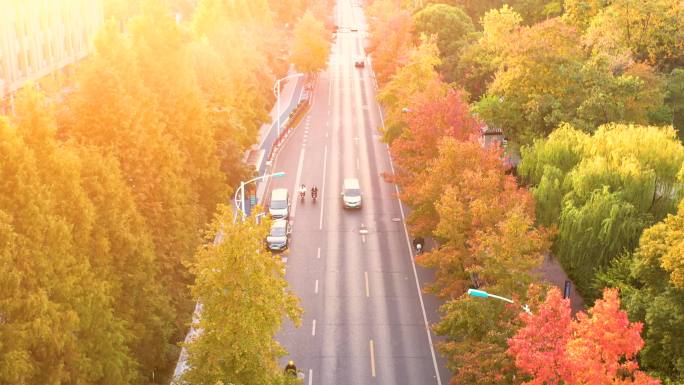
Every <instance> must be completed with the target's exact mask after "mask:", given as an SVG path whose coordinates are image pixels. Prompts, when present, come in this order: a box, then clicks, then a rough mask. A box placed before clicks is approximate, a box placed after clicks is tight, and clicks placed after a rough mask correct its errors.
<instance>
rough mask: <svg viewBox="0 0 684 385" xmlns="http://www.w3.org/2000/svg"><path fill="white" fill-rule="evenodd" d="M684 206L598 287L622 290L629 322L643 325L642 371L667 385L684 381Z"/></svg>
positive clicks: (650, 230)
mask: <svg viewBox="0 0 684 385" xmlns="http://www.w3.org/2000/svg"><path fill="white" fill-rule="evenodd" d="M683 228H684V204H682V203H680V206H679V210H678V212H677V213H676V214H674V215H669V216H668V217H667V218H666V219H665V220H664V221H662V222H659V223H657V224H655V225H653V226H651V227H650V228H648V229H646V230H644V232H643V234H642V236H641V239H640V240H639V247H638V248H637V249H636V251H635V252H634V253H632V254H624V255H622V256H621V257H620V258H618V259H615V260H613V262H612V263H611V266H610V268H609V269H608V270H607V271H606V272H605V273H602V274H599V275H598V276H597V280H596V283H595V285H596V286H597V287H601V286H612V287H617V288H619V289H620V294H621V296H622V299H623V305H624V307H625V308H626V310H627V312H628V313H629V316H630V319H632V320H636V321H640V322H643V324H644V333H643V337H644V342H645V346H644V348H643V349H642V350H641V352H640V354H639V359H640V362H641V366H642V367H643V368H644V369H646V370H648V371H649V372H650V373H651V374H652V375H655V376H657V377H659V378H660V379H662V380H664V383H672V384H675V383H681V382H682V381H684V332H682V330H684V294H682V289H684V268H683V267H684V259H683V258H682V255H684V254H682V251H683V250H684V233H683V232H682V229H683Z"/></svg>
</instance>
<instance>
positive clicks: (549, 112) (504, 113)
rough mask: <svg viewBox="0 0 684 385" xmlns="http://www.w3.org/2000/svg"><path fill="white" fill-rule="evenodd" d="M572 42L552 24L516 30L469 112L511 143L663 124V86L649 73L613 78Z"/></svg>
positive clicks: (635, 70) (609, 64)
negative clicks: (570, 129) (572, 130)
mask: <svg viewBox="0 0 684 385" xmlns="http://www.w3.org/2000/svg"><path fill="white" fill-rule="evenodd" d="M580 41H581V35H580V34H579V33H578V32H577V30H576V29H575V28H573V27H571V26H568V25H567V24H565V23H564V22H563V21H561V20H560V19H558V18H556V19H551V20H548V21H545V22H542V23H539V24H536V25H534V26H532V27H524V28H521V29H519V30H518V31H517V32H516V33H515V34H514V36H513V37H512V38H511V39H510V42H509V45H508V47H507V48H505V49H504V51H503V54H502V59H501V65H500V66H499V69H498V71H497V73H496V75H495V80H494V81H493V83H492V84H491V86H490V87H489V90H488V93H487V95H486V96H485V97H483V98H482V99H481V100H480V101H479V102H478V103H477V104H476V110H477V112H478V113H479V114H480V116H481V117H482V119H483V120H484V121H485V122H487V123H489V124H491V125H493V126H496V127H502V128H504V130H505V131H506V133H507V135H508V136H509V137H510V138H511V139H512V140H513V141H514V142H517V143H531V142H532V140H533V139H534V138H535V137H545V136H547V135H548V134H549V133H550V132H551V131H553V130H554V129H555V128H556V127H557V126H558V125H559V124H560V123H562V122H571V123H573V125H574V126H575V127H577V128H581V129H583V130H585V131H589V132H590V131H593V130H594V129H596V127H598V126H600V125H601V124H605V123H610V122H629V123H638V124H648V123H650V122H655V123H662V122H663V120H664V117H663V113H662V109H663V83H662V81H661V80H660V79H659V76H657V74H655V73H654V72H653V71H652V69H651V68H650V67H648V66H645V65H643V64H639V63H637V64H630V65H629V66H628V67H627V68H621V69H620V70H619V71H618V70H617V69H615V68H614V66H615V65H616V64H615V63H614V62H613V61H612V60H611V58H610V57H609V56H605V55H594V56H591V57H590V56H589V55H588V54H587V53H586V52H585V51H584V50H583V49H582V47H581V44H580ZM550 42H553V43H550ZM616 72H617V74H616Z"/></svg>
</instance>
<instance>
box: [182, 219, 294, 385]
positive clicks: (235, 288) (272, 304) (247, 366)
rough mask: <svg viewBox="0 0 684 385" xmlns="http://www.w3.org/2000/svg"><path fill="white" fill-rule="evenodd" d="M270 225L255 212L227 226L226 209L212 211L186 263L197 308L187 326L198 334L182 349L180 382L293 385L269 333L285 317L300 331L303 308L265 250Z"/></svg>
mask: <svg viewBox="0 0 684 385" xmlns="http://www.w3.org/2000/svg"><path fill="white" fill-rule="evenodd" d="M270 222H271V221H270V220H264V221H262V222H261V223H257V221H256V217H255V216H254V215H253V216H251V217H249V218H247V220H246V221H244V222H242V221H237V222H234V221H233V212H232V209H231V208H230V207H227V206H222V207H221V208H220V210H219V211H218V214H217V215H216V218H215V219H214V222H213V223H212V225H211V228H210V230H209V231H208V232H207V234H206V236H205V243H204V244H203V245H202V246H200V247H199V248H198V250H197V252H196V253H195V256H194V258H193V261H192V262H191V264H190V266H191V268H190V271H191V272H192V273H193V274H194V276H195V283H194V284H193V285H192V293H193V297H194V299H195V300H197V301H200V302H201V304H202V317H201V318H200V320H199V322H197V323H196V324H195V325H194V326H195V328H196V329H197V330H201V331H202V332H201V334H199V335H198V336H197V337H196V338H195V339H194V340H193V341H192V342H191V343H190V344H188V364H189V368H190V369H189V370H188V371H187V372H186V373H185V374H184V375H183V377H182V378H181V379H180V381H179V382H178V383H179V384H207V385H214V384H219V383H224V384H234V385H251V384H272V385H280V384H282V385H285V384H289V383H292V385H294V384H295V383H296V380H293V379H290V378H288V377H286V376H285V374H284V373H283V370H282V367H280V366H279V365H278V358H280V357H282V356H284V355H285V354H286V352H285V349H283V347H281V346H280V344H279V343H278V342H277V341H276V340H275V334H276V332H278V330H280V325H281V324H282V322H283V320H284V319H285V317H287V318H288V319H290V320H292V321H294V323H295V324H296V325H297V326H299V324H300V323H301V314H302V309H301V308H300V307H299V306H298V302H299V300H298V299H297V297H295V295H294V294H292V293H291V292H290V291H289V289H288V283H287V280H285V265H284V264H283V262H281V260H280V258H278V257H277V256H273V255H272V254H271V252H270V251H268V250H266V248H265V247H264V238H266V235H267V234H268V231H269V228H270ZM218 233H220V234H221V242H220V243H218V244H214V242H213V241H214V238H215V237H216V235H217V234H218ZM288 381H289V382H288Z"/></svg>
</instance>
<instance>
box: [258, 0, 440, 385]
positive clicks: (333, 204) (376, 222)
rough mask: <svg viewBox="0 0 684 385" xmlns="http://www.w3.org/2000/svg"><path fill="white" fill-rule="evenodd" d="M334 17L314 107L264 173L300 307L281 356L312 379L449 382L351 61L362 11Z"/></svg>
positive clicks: (327, 382) (361, 81)
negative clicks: (354, 186) (282, 198)
mask: <svg viewBox="0 0 684 385" xmlns="http://www.w3.org/2000/svg"><path fill="white" fill-rule="evenodd" d="M336 18H337V24H338V25H339V26H340V27H341V28H344V27H347V28H349V31H348V32H340V33H338V37H337V40H336V42H335V43H334V46H333V49H332V53H331V57H330V61H329V67H328V69H327V70H326V71H324V72H322V73H321V74H320V77H319V80H318V82H317V84H316V88H315V90H314V95H313V103H312V107H311V109H310V111H309V113H308V115H307V116H306V117H305V118H304V120H303V121H302V123H301V125H300V126H299V127H298V128H296V130H295V132H294V134H293V135H292V136H291V137H290V139H289V140H288V142H287V143H286V145H285V146H284V148H283V149H282V150H281V152H280V154H279V155H278V157H277V158H276V160H275V162H274V167H273V169H272V170H273V171H285V172H286V173H287V176H286V177H282V178H277V179H273V180H272V181H271V185H270V188H275V187H286V188H288V189H289V190H290V193H291V194H292V209H291V216H290V220H291V222H292V225H293V232H292V240H291V245H290V250H289V252H287V253H284V254H282V257H283V258H284V259H286V272H287V279H288V281H289V282H290V285H291V287H292V289H293V290H294V292H295V293H296V294H297V295H298V296H299V298H301V305H302V306H303V308H304V311H305V313H304V316H303V320H302V326H301V327H300V328H294V327H293V326H292V325H291V324H286V325H285V326H284V328H283V331H282V332H281V333H280V334H279V335H278V340H279V341H280V342H281V344H282V345H283V346H284V347H285V348H286V349H287V350H288V351H289V352H290V355H289V356H287V357H285V358H284V359H283V361H284V362H285V361H287V360H288V359H293V360H294V361H295V363H296V364H297V366H298V368H300V369H301V370H302V371H303V372H304V374H305V376H306V377H305V379H304V384H309V385H312V384H320V385H346V384H348V385H363V384H388V385H390V384H391V385H404V384H405V385H429V384H438V385H441V384H444V385H446V384H448V383H449V381H448V378H449V375H448V373H447V371H446V370H445V368H444V366H443V361H442V360H440V358H439V356H438V353H437V352H436V350H435V349H434V347H433V344H434V343H435V336H434V335H431V333H429V332H428V327H427V325H428V324H430V323H433V322H435V321H436V320H437V315H436V307H437V301H436V300H435V299H434V298H432V297H430V296H427V295H424V294H421V291H420V288H419V285H422V284H423V282H426V281H429V280H430V279H431V277H430V275H429V273H428V272H425V271H423V270H421V269H420V268H418V269H416V267H415V266H414V264H413V257H412V255H411V246H410V242H409V238H408V236H407V234H406V230H405V227H404V218H403V211H402V208H401V207H400V204H399V201H398V200H397V198H396V187H395V186H394V185H392V184H389V183H386V182H385V181H384V180H383V179H382V177H381V173H383V172H390V171H391V169H392V165H391V163H390V158H389V154H388V150H387V146H386V145H385V144H383V143H382V142H381V141H380V135H379V133H378V131H377V128H378V127H380V126H381V125H382V117H381V112H380V108H379V106H378V104H377V102H376V99H375V94H376V89H375V82H374V80H373V74H372V72H371V69H370V68H369V65H368V62H366V67H365V68H363V69H360V68H355V67H354V60H355V58H357V57H359V56H362V55H363V36H364V35H363V34H364V31H365V30H366V27H365V22H364V18H363V11H362V9H361V8H360V7H358V6H356V5H355V3H354V2H352V1H350V0H338V3H337V7H336ZM353 28H358V30H359V32H352V31H351V29H353ZM343 31H344V30H343ZM348 177H356V178H358V179H359V181H360V183H361V189H362V191H363V208H362V209H361V210H356V211H351V210H344V209H343V208H342V204H341V197H340V192H341V190H342V181H343V179H344V178H348ZM301 183H304V184H305V185H306V186H307V187H311V186H312V185H314V184H315V185H317V186H318V187H319V200H318V201H317V202H316V203H313V202H312V201H311V197H310V195H308V196H307V198H306V200H305V202H304V203H301V202H300V201H299V199H298V197H297V196H296V187H297V186H299V184H301ZM266 197H267V199H266V202H268V194H267V195H266ZM440 377H441V378H440Z"/></svg>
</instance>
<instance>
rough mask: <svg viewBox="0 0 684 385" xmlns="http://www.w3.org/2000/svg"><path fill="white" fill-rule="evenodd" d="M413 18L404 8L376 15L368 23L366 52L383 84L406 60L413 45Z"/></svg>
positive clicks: (380, 82)
mask: <svg viewBox="0 0 684 385" xmlns="http://www.w3.org/2000/svg"><path fill="white" fill-rule="evenodd" d="M413 29H414V26H413V18H412V17H411V14H410V13H408V12H407V11H404V10H398V9H397V10H396V11H395V12H392V13H391V14H389V15H382V16H378V17H377V19H376V20H375V21H371V23H370V31H371V33H370V43H369V45H368V52H369V53H371V54H372V55H373V63H374V65H373V69H374V70H375V75H376V78H377V79H378V83H379V84H381V85H382V84H385V83H387V81H389V80H390V78H391V77H392V75H394V73H395V72H396V71H397V69H398V68H399V67H401V65H402V64H403V63H404V62H405V61H406V60H407V58H408V54H409V52H410V50H411V48H412V47H413Z"/></svg>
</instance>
